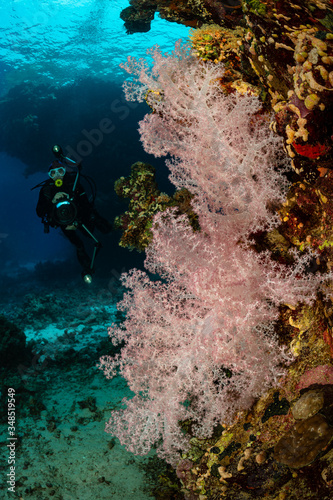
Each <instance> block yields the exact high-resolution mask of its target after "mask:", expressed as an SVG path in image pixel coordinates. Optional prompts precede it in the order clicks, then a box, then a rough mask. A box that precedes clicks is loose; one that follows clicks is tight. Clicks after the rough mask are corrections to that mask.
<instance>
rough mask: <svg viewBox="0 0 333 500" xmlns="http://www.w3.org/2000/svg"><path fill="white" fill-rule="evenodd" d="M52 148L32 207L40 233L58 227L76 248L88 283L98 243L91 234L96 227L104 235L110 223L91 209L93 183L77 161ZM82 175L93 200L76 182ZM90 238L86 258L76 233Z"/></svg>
mask: <svg viewBox="0 0 333 500" xmlns="http://www.w3.org/2000/svg"><path fill="white" fill-rule="evenodd" d="M52 151H53V153H54V155H55V157H56V159H55V160H54V161H53V162H52V163H51V165H50V167H49V171H48V174H49V177H50V179H47V180H46V181H43V182H41V183H40V184H38V185H37V186H35V187H34V188H32V189H35V188H37V187H41V190H40V193H39V199H38V203H37V207H36V212H37V215H38V217H41V219H42V223H43V224H44V232H45V233H48V232H49V227H50V226H51V227H55V228H56V227H60V228H61V230H62V232H63V234H64V235H65V236H66V238H67V239H68V240H69V241H70V242H71V243H72V244H73V245H75V247H76V253H77V258H78V261H79V263H80V265H81V266H82V273H81V275H82V278H83V280H84V282H85V283H91V281H92V274H93V273H94V263H95V258H96V255H97V253H98V252H99V250H100V248H101V243H100V242H99V241H98V240H97V238H96V237H95V236H94V235H93V231H94V229H95V228H97V229H98V230H99V231H101V232H102V233H104V234H106V233H109V232H110V231H111V230H112V225H111V224H110V223H109V222H108V221H107V220H106V219H104V218H103V217H102V216H101V215H99V213H98V212H97V211H96V209H95V208H94V205H93V202H94V199H95V185H94V183H93V186H92V182H93V181H92V179H90V178H89V177H87V176H83V175H82V174H81V169H82V167H81V163H76V162H75V161H73V160H71V159H70V158H67V157H66V156H64V154H63V151H62V149H61V147H60V146H59V145H58V144H56V145H55V146H53V148H52ZM81 176H82V177H84V178H85V179H86V181H87V182H88V183H89V185H90V187H91V189H92V192H93V201H92V202H90V201H89V199H88V196H87V194H86V192H85V190H84V188H83V186H82V185H81V183H80V177H81ZM79 232H80V233H81V234H83V235H85V236H88V237H89V238H91V239H92V240H93V242H94V250H93V255H92V257H91V258H90V257H89V256H88V254H87V252H86V250H85V246H84V243H83V241H82V240H81V238H80V237H79V235H78V233H79Z"/></svg>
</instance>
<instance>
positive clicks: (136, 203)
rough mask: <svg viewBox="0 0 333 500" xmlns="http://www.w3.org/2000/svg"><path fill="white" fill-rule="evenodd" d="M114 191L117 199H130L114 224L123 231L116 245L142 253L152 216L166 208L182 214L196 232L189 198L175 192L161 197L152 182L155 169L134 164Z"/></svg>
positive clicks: (149, 230) (153, 181) (190, 196)
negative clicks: (185, 215)
mask: <svg viewBox="0 0 333 500" xmlns="http://www.w3.org/2000/svg"><path fill="white" fill-rule="evenodd" d="M115 191H116V193H117V195H118V196H119V197H120V198H129V199H130V201H129V206H128V210H127V211H126V212H125V213H124V214H122V215H118V216H117V217H116V218H115V220H114V225H115V228H116V229H120V230H122V231H123V234H122V237H121V239H120V242H119V245H120V246H122V247H125V248H129V249H130V250H133V249H136V250H138V251H139V252H142V251H143V250H144V249H145V248H146V247H147V246H148V245H149V243H150V242H151V240H152V232H151V227H152V224H153V217H154V215H155V214H156V213H157V212H163V211H164V210H166V209H167V208H168V207H178V214H177V213H176V215H179V214H184V213H186V214H187V216H188V218H189V223H190V224H191V226H192V227H193V229H194V230H197V229H199V224H198V217H197V216H196V214H195V213H194V212H193V210H192V207H191V199H192V197H193V196H192V195H191V194H190V193H189V191H187V190H186V189H181V190H180V191H176V192H175V194H174V195H173V196H172V197H171V196H169V195H167V194H165V193H161V192H160V190H159V189H158V186H157V183H156V181H155V168H154V167H153V166H151V165H149V164H147V163H143V162H140V161H138V162H136V163H134V164H133V165H132V166H131V175H130V176H129V177H120V178H119V179H118V180H117V181H116V182H115Z"/></svg>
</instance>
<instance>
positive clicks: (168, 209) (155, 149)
mask: <svg viewBox="0 0 333 500" xmlns="http://www.w3.org/2000/svg"><path fill="white" fill-rule="evenodd" d="M132 3H133V5H134V2H132ZM139 3H140V2H136V3H135V6H136V8H138V5H139ZM164 3H165V2H164ZM180 3H181V4H182V7H184V4H186V3H187V2H180ZM199 3H200V2H197V3H196V4H199ZM217 3H218V2H212V1H210V2H208V1H207V2H201V4H202V10H201V14H200V15H201V17H200V16H199V15H196V14H195V12H194V13H193V19H196V22H197V24H192V26H196V27H197V29H195V30H193V32H192V34H191V37H190V41H191V43H190V44H189V45H188V46H186V45H182V44H181V43H177V44H176V47H175V50H174V52H173V53H172V54H163V53H161V51H160V50H159V49H158V47H154V48H153V49H152V50H151V51H150V56H151V57H152V61H153V63H152V65H150V64H149V63H148V62H147V61H144V60H136V59H135V58H133V57H129V58H128V61H127V63H125V64H124V65H123V67H124V69H125V70H126V71H127V72H128V73H129V74H130V75H131V79H130V80H129V81H128V82H127V83H126V84H125V93H126V97H127V99H128V100H137V101H144V100H146V102H147V104H148V105H149V106H150V108H151V111H150V112H149V113H148V114H147V115H146V116H145V117H144V119H143V120H142V121H141V122H140V124H139V132H140V135H141V141H142V144H143V146H144V149H145V151H146V152H148V153H151V154H153V155H154V156H155V157H160V156H167V155H169V159H168V160H167V165H168V168H169V170H170V180H171V182H172V183H173V185H174V186H175V189H176V191H175V194H174V196H173V198H172V197H168V196H167V195H164V194H163V193H160V191H159V190H158V188H157V185H156V183H155V180H154V169H153V167H151V166H150V165H145V164H143V163H140V162H138V163H136V164H135V165H133V167H132V173H131V176H130V177H128V178H126V179H125V178H124V177H123V178H121V179H120V180H119V181H117V183H116V190H117V193H118V194H119V195H120V196H122V197H128V198H130V200H131V201H130V205H129V209H128V211H127V212H126V214H124V215H122V216H120V217H119V218H118V220H117V222H118V227H119V228H121V229H122V230H123V236H122V240H121V244H122V245H123V246H128V247H130V248H137V249H139V250H145V251H146V260H145V266H146V270H147V272H143V271H139V270H136V269H134V270H132V271H130V272H129V273H127V274H124V275H123V277H122V282H123V284H124V286H125V287H126V288H127V289H128V292H127V293H126V294H125V295H124V298H123V300H122V301H121V302H120V303H119V305H118V307H119V309H120V310H121V311H125V312H126V319H125V321H124V322H123V323H122V324H121V326H119V325H118V326H117V325H115V326H114V327H112V328H111V329H110V336H111V337H112V341H113V342H114V343H115V344H121V343H124V344H123V348H122V350H121V352H120V354H118V355H116V356H115V357H107V356H105V357H103V358H102V359H101V362H100V367H101V368H102V369H103V370H104V372H105V374H106V376H107V377H109V378H112V377H114V376H115V375H116V374H118V373H119V372H120V374H121V375H122V376H123V377H124V378H125V379H126V381H127V382H128V385H129V387H130V389H131V390H132V391H133V392H134V397H133V398H132V399H129V400H126V401H124V408H123V409H120V410H117V411H114V412H113V413H112V415H111V418H110V420H109V422H108V424H107V427H106V428H107V431H108V432H110V433H112V434H113V435H115V436H117V437H118V438H119V439H120V441H121V443H123V444H125V445H126V447H127V449H128V450H130V451H132V452H134V453H137V454H146V453H147V452H148V451H149V450H150V449H151V448H152V447H155V448H157V452H158V454H159V455H160V456H161V457H163V458H165V459H166V460H167V461H169V462H170V463H171V464H173V465H174V466H175V467H176V470H177V476H178V478H179V480H180V481H181V485H182V488H183V489H182V491H183V492H184V494H185V498H187V499H191V500H192V499H200V500H203V499H206V498H207V499H209V498H220V496H218V495H219V494H223V495H224V496H226V498H241V497H240V496H237V495H239V494H240V491H241V490H245V491H246V492H247V495H248V496H247V497H246V498H262V495H264V493H265V498H272V499H273V498H277V497H275V496H274V495H275V493H276V488H277V487H278V488H280V491H281V492H282V493H281V494H283V495H284V494H285V496H282V497H280V496H279V498H296V496H295V497H294V496H293V494H294V493H293V492H298V493H297V494H298V497H297V498H299V497H301V498H329V488H331V487H332V485H333V479H332V478H333V462H332V455H331V454H329V450H330V446H331V444H332V436H333V428H332V426H333V421H332V413H333V412H332V405H333V389H332V382H333V368H332V355H333V340H332V325H333V323H332V319H331V317H332V312H333V309H332V304H331V296H332V285H331V283H332V274H331V271H330V269H331V267H332V258H333V249H332V247H333V242H332V240H333V234H332V231H333V230H332V227H333V226H332V216H333V208H332V207H333V191H332V188H331V184H332V182H331V177H332V174H331V172H332V170H331V168H332V124H333V121H332V116H333V115H332V103H333V101H332V99H333V35H332V33H331V29H332V25H333V7H332V5H331V2H329V1H324V0H323V1H319V0H313V1H306V2H300V1H298V0H296V1H295V2H293V3H291V2H289V1H287V0H285V1H282V2H279V3H276V2H273V1H271V0H267V1H262V2H259V1H253V0H245V1H243V2H242V9H243V15H244V16H241V15H240V9H239V7H240V4H239V3H238V2H236V3H237V5H236V3H235V5H234V7H235V9H234V10H233V11H232V12H233V16H234V17H233V19H234V26H232V22H231V20H232V15H231V14H228V12H230V11H227V6H228V3H230V2H222V3H223V5H224V14H223V12H222V10H223V9H220V10H218V9H217V6H216V5H215V4H217ZM159 4H160V3H159V2H157V6H158V8H159V7H160V6H159ZM225 4H226V5H225ZM236 7H237V8H236ZM160 8H161V9H162V7H160ZM170 9H171V7H170ZM204 9H206V10H204ZM214 9H215V10H214ZM165 10H166V7H165V6H164V10H161V12H165ZM204 12H206V14H207V16H206V18H205V19H204V21H203V20H202V16H204ZM209 13H210V15H211V18H209ZM132 14H133V12H132ZM227 14H228V15H227ZM133 15H134V14H133ZM223 15H225V21H226V22H224V21H223ZM182 16H183V14H182V10H180V12H179V19H178V21H180V22H184V24H186V19H184V17H182ZM240 19H242V21H241V22H239V20H240ZM204 22H206V24H204ZM188 24H190V23H189V22H188ZM148 29H149V28H148ZM180 193H181V195H180ZM310 450H311V451H310ZM319 458H320V462H319ZM304 467H307V468H308V469H307V470H308V473H307V474H304V475H303V476H299V474H298V472H297V471H298V470H299V469H301V468H302V471H303V472H305V469H303V468H304ZM290 471H292V473H293V475H292V476H291V474H290ZM295 471H296V472H295ZM305 475H306V476H307V478H305V477H304V476H305ZM272 477H273V479H272ZM291 477H292V478H293V479H291ZM311 488H313V489H314V490H311ZM312 491H315V492H316V493H314V496H306V494H305V492H309V494H310V495H311V494H312ZM287 492H289V493H287ZM300 492H303V493H304V495H303V496H302V493H300ZM288 494H290V495H291V496H288ZM295 494H296V493H295ZM214 495H215V496H214ZM299 495H300V496H299ZM316 495H317V496H316ZM325 495H326V496H325ZM242 498H243V497H242ZM244 498H245V497H244Z"/></svg>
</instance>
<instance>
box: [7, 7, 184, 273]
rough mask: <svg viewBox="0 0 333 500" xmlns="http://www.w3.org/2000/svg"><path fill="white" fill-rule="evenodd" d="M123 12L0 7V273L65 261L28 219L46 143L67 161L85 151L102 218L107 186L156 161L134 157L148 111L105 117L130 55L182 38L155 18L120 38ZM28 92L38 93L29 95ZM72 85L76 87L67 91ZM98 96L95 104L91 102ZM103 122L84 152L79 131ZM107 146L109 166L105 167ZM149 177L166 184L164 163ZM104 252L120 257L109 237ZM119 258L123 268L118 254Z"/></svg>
mask: <svg viewBox="0 0 333 500" xmlns="http://www.w3.org/2000/svg"><path fill="white" fill-rule="evenodd" d="M128 5H129V3H128V0H116V1H113V0H112V1H110V0H79V1H75V2H73V1H68V0H48V1H43V0H9V1H8V2H1V4H0V19H1V21H0V61H1V62H0V97H1V96H2V103H9V105H10V106H11V107H10V111H9V114H6V115H5V116H3V117H2V120H1V123H2V135H3V137H7V136H9V139H8V137H7V143H6V145H5V146H4V147H3V148H1V146H0V155H1V157H0V161H1V164H0V214H1V218H0V235H1V236H0V260H1V261H2V266H1V271H2V272H3V271H6V270H8V269H9V268H10V269H12V267H13V265H18V266H20V265H23V266H28V267H29V266H30V267H31V266H33V265H34V264H36V263H37V262H39V261H47V260H54V259H66V258H67V257H69V256H71V255H72V254H73V249H72V248H71V245H70V244H69V243H68V242H67V241H65V240H64V238H63V237H61V236H62V235H59V234H58V233H57V232H55V231H51V232H50V234H48V235H47V236H45V235H44V234H43V228H42V225H41V223H40V220H39V219H38V218H37V217H36V215H35V205H36V202H37V199H38V190H35V191H33V192H31V191H30V188H31V187H33V186H34V185H36V184H37V183H38V182H41V181H42V180H44V179H45V178H46V177H45V176H46V172H47V168H48V165H49V164H50V162H51V161H52V160H53V157H52V154H50V146H51V145H52V144H53V142H61V144H62V145H63V147H64V149H65V148H67V146H68V149H66V152H67V154H69V153H70V152H72V153H73V154H74V156H75V155H76V157H78V156H81V157H82V152H83V153H85V151H87V154H84V162H83V165H84V169H85V173H86V174H88V175H92V176H93V177H94V178H95V181H97V183H98V186H99V199H100V200H102V205H103V201H104V207H103V206H100V208H101V209H102V210H104V215H106V216H107V217H108V218H109V219H112V218H113V217H114V216H115V215H117V213H119V210H121V207H120V206H118V201H117V200H115V195H114V192H113V183H114V181H115V180H116V179H117V178H118V177H119V176H120V175H124V174H129V169H130V165H131V164H132V163H133V162H134V161H137V160H139V159H140V160H145V161H151V162H155V161H156V160H155V159H154V158H151V159H150V158H149V157H148V155H146V154H145V153H144V152H143V150H142V147H141V144H140V141H139V136H138V134H137V132H136V129H137V122H138V121H139V120H140V119H141V118H142V117H143V115H144V114H145V113H146V112H148V111H149V110H147V109H146V108H145V107H144V106H143V107H142V111H140V109H141V108H139V109H135V108H133V109H132V108H128V111H126V112H127V113H128V115H129V116H128V117H126V120H123V118H122V113H119V111H120V110H121V109H122V108H121V104H117V107H118V110H119V111H117V112H116V113H115V112H113V114H112V112H111V115H110V108H111V107H114V106H112V104H113V103H115V102H116V103H119V101H120V100H122V99H123V97H122V88H121V85H122V83H123V81H124V79H125V78H127V76H128V75H127V73H125V72H124V71H123V70H122V69H121V68H120V67H119V65H120V63H123V62H125V61H126V59H127V57H128V56H129V55H131V56H135V57H145V55H146V51H147V49H148V48H150V47H151V46H153V45H155V44H159V45H160V46H161V48H162V49H163V50H164V51H171V50H172V49H173V47H174V44H175V41H176V40H178V39H179V38H182V39H184V40H186V38H187V36H188V32H189V29H188V28H186V27H185V26H182V25H179V24H176V23H168V22H167V21H164V20H162V19H160V18H159V16H158V15H155V19H154V20H153V21H152V23H151V30H150V31H149V32H147V33H135V34H132V35H128V34H126V30H125V28H124V23H123V21H122V20H121V19H120V17H119V14H120V12H121V10H122V9H124V8H125V7H127V6H128ZM86 79H89V81H86ZM101 81H104V82H106V83H109V84H110V85H111V87H110V89H108V88H107V87H105V88H101ZM31 85H33V86H34V87H36V88H38V86H41V90H39V94H38V95H37V93H36V92H37V91H36V92H35V94H34V90H31ZM75 85H80V87H79V88H78V87H77V90H75V89H76V87H75ZM19 86H23V87H22V88H23V91H22V90H19V89H20V87H19ZM71 86H74V87H71ZM94 87H95V88H94ZM71 88H73V89H74V90H71ZM17 89H18V90H17ZM26 89H30V90H29V91H27V90H26ZM8 92H10V94H9V95H8ZM102 97H103V99H104V101H101V102H95V101H96V100H97V99H98V98H99V99H100V100H101V99H102ZM97 108H98V110H97ZM6 109H7V108H6ZM0 112H1V111H0ZM7 113H8V111H7ZM98 113H99V114H98ZM105 116H107V117H110V119H111V120H112V122H114V123H115V131H114V132H112V134H110V136H107V137H106V140H104V142H103V143H102V144H101V145H98V147H95V146H94V145H89V144H87V138H86V136H85V135H84V134H85V133H86V132H82V131H84V130H85V131H90V130H93V129H95V128H96V127H97V126H98V124H99V122H100V120H101V119H103V118H104V117H105ZM119 118H120V120H119ZM117 120H118V121H117ZM17 124H19V125H20V127H18V128H17ZM66 127H67V129H66ZM8 130H10V132H9V133H8ZM11 130H13V131H11ZM6 134H7V135H6ZM8 141H9V142H10V143H9V144H8ZM87 146H88V149H87ZM111 147H112V151H111V154H112V158H113V159H115V158H116V159H117V161H116V163H115V162H113V164H112V165H111V166H110V148H111ZM96 162H98V168H96ZM157 176H158V178H159V182H162V184H163V182H164V180H165V179H166V177H167V173H166V169H165V171H164V170H163V162H160V168H159V170H158V172H157ZM162 187H163V186H162ZM110 199H112V203H111V202H110ZM108 200H109V203H108ZM110 246H111V251H112V254H113V255H118V253H117V252H121V250H120V249H119V248H116V247H117V238H115V237H113V239H112V243H111V244H110ZM122 255H123V256H124V255H125V257H124V259H125V260H126V259H127V256H126V254H125V253H124V252H123V253H122ZM101 259H103V256H102V257H101ZM131 259H132V260H133V261H134V263H135V257H134V254H132V256H131V258H129V267H130V263H131V262H130V261H131ZM122 266H123V264H122V263H121V264H120V265H119V267H120V268H121V267H122Z"/></svg>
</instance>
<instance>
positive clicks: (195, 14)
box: [120, 0, 242, 34]
mask: <svg viewBox="0 0 333 500" xmlns="http://www.w3.org/2000/svg"><path fill="white" fill-rule="evenodd" d="M155 12H158V13H159V15H160V17H161V18H162V19H166V20H167V21H171V22H176V23H179V24H184V25H185V26H191V27H193V28H197V27H200V26H202V24H204V23H223V24H225V25H226V26H230V27H235V25H236V24H237V23H238V22H239V21H240V19H241V17H242V10H241V0H222V1H217V0H196V1H195V2H193V1H191V0H179V1H177V2H173V1H172V0H131V1H130V6H129V7H126V8H125V9H123V10H122V12H121V14H120V17H121V19H122V20H123V21H125V28H126V30H127V33H128V34H133V33H137V32H146V31H149V30H150V23H151V21H152V20H153V18H154V15H155Z"/></svg>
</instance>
